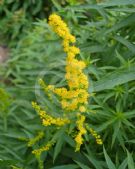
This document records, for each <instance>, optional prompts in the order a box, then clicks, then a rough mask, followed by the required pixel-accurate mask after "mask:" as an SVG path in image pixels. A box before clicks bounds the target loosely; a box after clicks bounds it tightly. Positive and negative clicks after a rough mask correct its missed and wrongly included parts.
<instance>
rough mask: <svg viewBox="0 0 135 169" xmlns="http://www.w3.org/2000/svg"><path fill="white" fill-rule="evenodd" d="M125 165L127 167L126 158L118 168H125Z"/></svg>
mask: <svg viewBox="0 0 135 169" xmlns="http://www.w3.org/2000/svg"><path fill="white" fill-rule="evenodd" d="M126 167H127V158H125V159H124V160H123V162H122V163H121V165H120V166H119V168H118V169H126Z"/></svg>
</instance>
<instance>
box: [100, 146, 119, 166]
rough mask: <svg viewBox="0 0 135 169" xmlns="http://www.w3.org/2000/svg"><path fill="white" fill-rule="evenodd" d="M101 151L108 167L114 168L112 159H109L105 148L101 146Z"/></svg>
mask: <svg viewBox="0 0 135 169" xmlns="http://www.w3.org/2000/svg"><path fill="white" fill-rule="evenodd" d="M103 151H104V156H105V160H106V163H107V166H108V169H116V167H115V165H114V163H113V162H112V160H111V159H110V157H109V156H108V154H107V152H106V150H105V148H103Z"/></svg>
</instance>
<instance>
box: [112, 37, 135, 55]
mask: <svg viewBox="0 0 135 169" xmlns="http://www.w3.org/2000/svg"><path fill="white" fill-rule="evenodd" d="M114 39H115V40H117V41H119V42H120V43H122V44H123V45H125V46H126V47H127V48H128V49H129V50H130V51H131V52H132V53H134V54H135V45H134V44H132V43H130V42H129V41H128V40H126V39H125V38H123V37H122V36H114Z"/></svg>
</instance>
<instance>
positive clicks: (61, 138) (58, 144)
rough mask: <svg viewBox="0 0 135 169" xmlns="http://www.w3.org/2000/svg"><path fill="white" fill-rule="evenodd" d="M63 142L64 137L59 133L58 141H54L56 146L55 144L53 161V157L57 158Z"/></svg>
mask: <svg viewBox="0 0 135 169" xmlns="http://www.w3.org/2000/svg"><path fill="white" fill-rule="evenodd" d="M63 143H64V139H63V137H62V135H61V136H60V138H59V139H58V141H57V143H56V146H55V149H54V155H53V161H55V159H56V158H57V156H58V154H59V153H60V151H61V149H62V145H63Z"/></svg>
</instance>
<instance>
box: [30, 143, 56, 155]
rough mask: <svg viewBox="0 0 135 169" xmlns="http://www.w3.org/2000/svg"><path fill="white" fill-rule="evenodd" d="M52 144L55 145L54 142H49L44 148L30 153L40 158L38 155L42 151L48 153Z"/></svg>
mask: <svg viewBox="0 0 135 169" xmlns="http://www.w3.org/2000/svg"><path fill="white" fill-rule="evenodd" d="M54 144H55V141H49V142H48V143H47V144H46V145H45V146H43V147H41V148H39V149H36V150H33V151H32V153H33V154H35V155H36V156H40V154H41V153H42V152H43V151H48V150H49V149H50V148H51V147H52V146H53V145H54Z"/></svg>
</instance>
